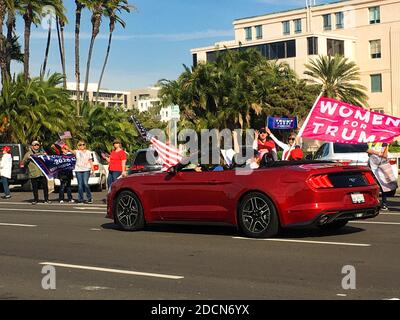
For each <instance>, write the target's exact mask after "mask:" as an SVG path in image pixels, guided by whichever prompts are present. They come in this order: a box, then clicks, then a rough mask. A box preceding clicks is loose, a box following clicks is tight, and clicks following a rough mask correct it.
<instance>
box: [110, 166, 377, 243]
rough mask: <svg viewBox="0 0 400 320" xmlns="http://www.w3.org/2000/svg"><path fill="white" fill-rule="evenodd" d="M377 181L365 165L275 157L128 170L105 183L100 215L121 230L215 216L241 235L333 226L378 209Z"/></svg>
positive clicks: (209, 219) (371, 214) (372, 214)
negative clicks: (260, 162) (219, 165)
mask: <svg viewBox="0 0 400 320" xmlns="http://www.w3.org/2000/svg"><path fill="white" fill-rule="evenodd" d="M378 196H379V187H378V185H377V184H376V182H375V179H374V176H373V174H372V172H371V171H370V169H369V168H368V167H361V166H360V167H355V166H345V165H342V164H338V163H330V162H316V161H307V160H305V161H297V162H294V161H279V162H273V163H269V164H268V165H266V166H265V167H262V168H259V169H255V170H251V169H247V168H238V169H230V170H229V169H228V170H223V171H207V170H203V171H202V172H196V171H194V170H193V168H192V169H189V170H188V168H185V167H184V166H182V165H181V166H179V165H178V166H176V167H172V168H171V170H169V171H168V172H161V171H160V172H142V173H137V174H132V175H130V176H128V177H126V178H122V179H119V180H117V181H116V182H114V183H113V185H112V188H111V191H110V193H109V195H108V201H107V203H108V206H107V216H108V218H110V219H113V220H114V222H115V224H117V225H118V226H119V227H120V228H121V229H123V230H140V229H142V228H143V227H144V226H145V224H146V223H153V222H161V221H165V222H166V221H171V222H172V221H186V222H189V221H190V222H196V221H198V222H200V221H201V222H221V223H229V224H232V225H235V226H238V228H239V229H240V230H241V231H242V232H243V233H244V234H245V235H246V236H248V237H254V238H261V237H272V236H274V235H276V234H277V233H278V231H279V229H280V228H287V227H294V226H308V225H317V226H319V227H320V228H323V229H338V228H341V227H343V226H345V225H346V223H347V222H348V221H350V220H357V219H368V218H373V217H375V216H377V215H378V214H379V207H380V206H379V199H378Z"/></svg>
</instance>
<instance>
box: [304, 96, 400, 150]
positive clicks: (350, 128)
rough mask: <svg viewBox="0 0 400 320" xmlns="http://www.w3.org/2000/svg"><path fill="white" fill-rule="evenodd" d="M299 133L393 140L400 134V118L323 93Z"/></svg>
mask: <svg viewBox="0 0 400 320" xmlns="http://www.w3.org/2000/svg"><path fill="white" fill-rule="evenodd" d="M299 136H302V137H306V138H310V139H315V140H322V141H330V142H339V143H350V144H357V143H369V142H392V141H393V139H394V138H395V137H397V136H400V118H396V117H393V116H389V115H386V114H382V113H378V112H372V111H369V110H367V109H364V108H361V107H357V106H353V105H351V104H348V103H345V102H341V101H338V100H334V99H330V98H325V97H321V96H320V97H319V98H318V99H317V101H316V102H315V104H314V106H313V108H312V109H311V111H310V113H309V115H308V117H307V119H306V121H305V122H304V124H303V126H302V128H301V130H300V132H299Z"/></svg>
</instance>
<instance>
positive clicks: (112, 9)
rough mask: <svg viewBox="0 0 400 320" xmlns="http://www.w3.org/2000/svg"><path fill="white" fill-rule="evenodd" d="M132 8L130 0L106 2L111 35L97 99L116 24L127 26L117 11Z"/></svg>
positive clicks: (97, 94) (129, 10)
mask: <svg viewBox="0 0 400 320" xmlns="http://www.w3.org/2000/svg"><path fill="white" fill-rule="evenodd" d="M131 8H132V6H129V5H128V0H110V1H108V2H106V3H105V10H104V15H105V16H107V17H108V18H109V19H110V24H109V26H110V35H109V39H108V47H107V53H106V57H105V59H104V64H103V69H102V70H101V75H100V80H99V85H98V87H97V93H96V101H97V98H98V96H99V91H100V87H101V82H102V81H103V76H104V71H105V69H106V66H107V62H108V57H109V55H110V50H111V42H112V36H113V32H114V30H115V25H116V23H117V22H118V23H119V24H121V26H122V27H123V28H125V26H126V23H125V21H123V20H122V19H121V18H120V17H119V16H117V12H122V11H125V12H128V13H130V12H131Z"/></svg>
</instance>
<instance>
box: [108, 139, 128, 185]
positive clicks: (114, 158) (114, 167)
mask: <svg viewBox="0 0 400 320" xmlns="http://www.w3.org/2000/svg"><path fill="white" fill-rule="evenodd" d="M113 147H114V149H113V151H111V154H110V156H109V157H104V159H105V160H107V162H108V163H109V166H108V178H107V186H108V190H111V184H112V183H113V182H114V181H115V180H117V179H118V178H119V177H120V176H122V177H125V176H126V175H127V173H126V152H125V150H124V149H122V145H121V140H119V139H115V140H114V141H113Z"/></svg>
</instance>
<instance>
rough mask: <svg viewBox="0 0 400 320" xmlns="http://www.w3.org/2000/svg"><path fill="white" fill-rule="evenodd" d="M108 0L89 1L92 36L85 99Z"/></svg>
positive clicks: (84, 98)
mask: <svg viewBox="0 0 400 320" xmlns="http://www.w3.org/2000/svg"><path fill="white" fill-rule="evenodd" d="M106 2H107V1H106V0H91V1H88V3H87V7H88V8H89V10H90V11H91V12H92V17H91V22H92V37H91V39H90V46H89V53H88V58H87V65H86V77H85V88H84V92H83V100H85V101H86V100H87V89H88V84H89V74H90V65H91V62H92V55H93V47H94V42H95V40H96V37H97V36H98V34H99V32H100V25H101V18H102V16H103V8H104V4H105V3H106Z"/></svg>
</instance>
